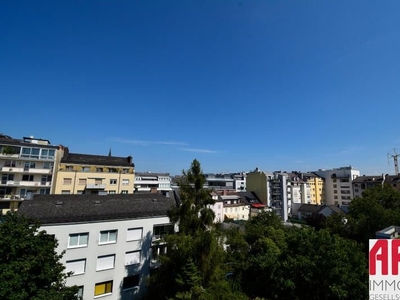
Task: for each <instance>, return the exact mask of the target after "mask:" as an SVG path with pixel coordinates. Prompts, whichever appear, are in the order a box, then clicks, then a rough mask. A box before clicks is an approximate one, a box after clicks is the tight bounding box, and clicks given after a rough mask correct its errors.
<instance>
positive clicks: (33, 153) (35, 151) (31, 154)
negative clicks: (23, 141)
mask: <svg viewBox="0 0 400 300" xmlns="http://www.w3.org/2000/svg"><path fill="white" fill-rule="evenodd" d="M39 153H40V148H28V147H22V153H21V157H28V158H39Z"/></svg>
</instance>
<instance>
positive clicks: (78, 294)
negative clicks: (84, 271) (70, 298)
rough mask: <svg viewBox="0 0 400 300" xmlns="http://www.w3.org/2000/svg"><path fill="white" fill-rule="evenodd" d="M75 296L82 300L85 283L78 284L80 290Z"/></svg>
mask: <svg viewBox="0 0 400 300" xmlns="http://www.w3.org/2000/svg"><path fill="white" fill-rule="evenodd" d="M75 297H76V298H77V299H78V300H82V299H83V285H81V286H78V292H77V293H76V294H75Z"/></svg>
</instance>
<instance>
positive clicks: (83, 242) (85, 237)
mask: <svg viewBox="0 0 400 300" xmlns="http://www.w3.org/2000/svg"><path fill="white" fill-rule="evenodd" d="M88 238H89V235H88V234H87V233H84V234H81V236H80V239H79V245H87V244H88Z"/></svg>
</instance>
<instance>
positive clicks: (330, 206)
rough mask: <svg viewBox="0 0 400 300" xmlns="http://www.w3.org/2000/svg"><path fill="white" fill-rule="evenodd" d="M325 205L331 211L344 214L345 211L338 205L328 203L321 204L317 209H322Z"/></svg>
mask: <svg viewBox="0 0 400 300" xmlns="http://www.w3.org/2000/svg"><path fill="white" fill-rule="evenodd" d="M325 207H328V208H330V209H331V210H332V211H333V212H335V213H338V214H344V213H345V212H344V211H343V210H342V209H341V208H340V207H338V206H336V205H333V204H330V205H323V206H322V207H321V209H320V210H319V211H321V210H322V209H324V208H325Z"/></svg>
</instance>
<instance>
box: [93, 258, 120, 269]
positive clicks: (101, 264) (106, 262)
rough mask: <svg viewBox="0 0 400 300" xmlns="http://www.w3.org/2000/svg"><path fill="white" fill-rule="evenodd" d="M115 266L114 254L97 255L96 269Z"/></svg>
mask: <svg viewBox="0 0 400 300" xmlns="http://www.w3.org/2000/svg"><path fill="white" fill-rule="evenodd" d="M114 267H115V254H111V255H103V256H99V257H97V264H96V271H102V270H108V269H113V268H114Z"/></svg>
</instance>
